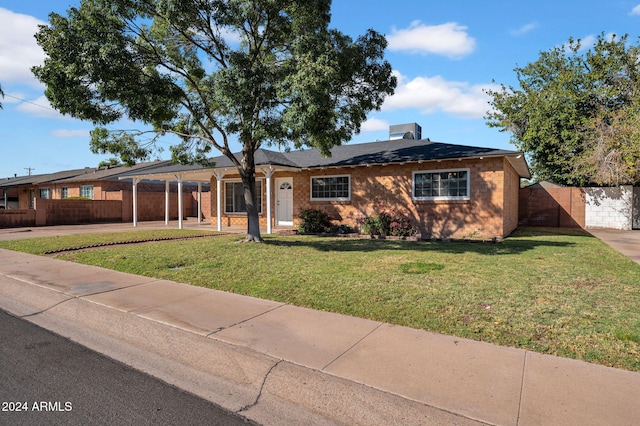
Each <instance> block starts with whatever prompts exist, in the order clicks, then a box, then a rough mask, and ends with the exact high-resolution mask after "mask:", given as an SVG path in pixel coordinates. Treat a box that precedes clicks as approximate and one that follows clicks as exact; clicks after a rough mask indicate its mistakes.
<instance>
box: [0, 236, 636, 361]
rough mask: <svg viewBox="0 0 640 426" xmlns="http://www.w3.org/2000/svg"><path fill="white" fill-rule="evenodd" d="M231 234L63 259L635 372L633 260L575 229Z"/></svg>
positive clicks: (10, 245)
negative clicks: (441, 238)
mask: <svg viewBox="0 0 640 426" xmlns="http://www.w3.org/2000/svg"><path fill="white" fill-rule="evenodd" d="M116 235H117V234H116ZM116 235H114V236H113V238H116ZM76 238H78V239H80V240H83V239H85V238H89V236H84V235H83V236H78V237H76ZM238 239H239V237H238V236H218V237H215V238H204V239H192V240H185V241H169V242H161V243H153V244H140V245H132V246H118V247H111V248H104V249H99V250H88V251H81V252H73V253H67V254H63V255H60V257H61V258H63V259H66V260H72V261H75V262H81V263H87V264H91V265H99V266H103V267H106V268H111V269H116V270H119V271H125V272H131V273H136V274H141V275H147V276H152V277H157V278H162V279H169V280H175V281H180V282H185V283H190V284H193V285H198V286H204V287H209V288H215V289H219V290H225V291H230V292H234V293H240V294H246V295H250V296H255V297H260V298H265V299H271V300H276V301H280V302H285V303H290V304H294V305H298V306H306V307H310V308H314V309H321V310H325V311H331V312H339V313H343V314H347V315H354V316H358V317H363V318H369V319H372V320H377V321H383V322H388V323H394V324H400V325H405V326H409V327H414V328H419V329H426V330H431V331H435V332H439V333H444V334H451V335H456V336H460V337H467V338H470V339H474V340H482V341H486V342H491V343H496V344H500V345H506V346H512V347H517V348H522V349H529V350H533V351H536V352H541V353H547V354H554V355H560V356H564V357H569V358H577V359H582V360H585V361H589V362H594V363H598V364H603V365H608V366H614V367H618V368H624V369H628V370H633V371H640V265H637V264H636V263H634V262H632V261H631V260H629V259H627V258H626V257H624V256H622V255H621V254H619V253H617V252H616V251H614V250H612V249H611V248H609V247H608V246H607V245H605V244H604V243H602V242H600V241H599V240H597V239H596V238H592V237H590V236H588V235H584V234H582V233H579V232H573V233H560V232H559V231H558V230H551V231H550V230H545V229H532V228H529V229H522V230H519V231H518V232H516V233H515V234H514V235H513V236H512V237H510V238H507V239H505V240H504V241H503V242H501V243H499V244H490V243H458V242H449V243H442V242H406V241H389V240H362V239H348V238H319V237H313V236H266V237H265V239H266V244H247V243H238ZM51 240H52V239H47V241H48V243H47V244H46V245H47V246H48V247H50V246H51V244H50V243H52V241H51ZM34 241H35V240H34ZM34 241H32V243H29V240H23V241H22V242H19V241H18V242H0V247H5V248H12V249H16V250H20V244H25V245H29V246H30V247H32V249H31V250H30V251H31V252H34V250H33V247H34V244H33V242H34ZM58 244H59V245H60V244H69V246H78V245H81V244H79V242H78V241H75V242H71V241H67V242H62V241H59V243H58ZM40 245H45V242H44V241H38V242H37V246H40ZM35 252H37V250H35Z"/></svg>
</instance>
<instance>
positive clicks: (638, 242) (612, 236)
mask: <svg viewBox="0 0 640 426" xmlns="http://www.w3.org/2000/svg"><path fill="white" fill-rule="evenodd" d="M588 232H589V233H590V234H591V235H593V236H594V237H596V238H598V239H600V240H602V241H604V242H605V243H607V244H608V245H609V246H611V248H613V249H614V250H617V251H619V252H620V253H622V254H624V255H625V256H627V257H628V258H629V259H631V260H633V261H634V262H637V263H640V230H634V231H620V230H617V229H589V230H588Z"/></svg>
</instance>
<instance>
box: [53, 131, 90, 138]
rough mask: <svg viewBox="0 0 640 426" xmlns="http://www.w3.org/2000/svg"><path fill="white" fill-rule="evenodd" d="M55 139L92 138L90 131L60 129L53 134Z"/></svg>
mask: <svg viewBox="0 0 640 426" xmlns="http://www.w3.org/2000/svg"><path fill="white" fill-rule="evenodd" d="M51 136H53V137H54V138H65V139H66V138H90V137H91V135H90V134H89V130H69V129H58V130H54V131H53V132H51Z"/></svg>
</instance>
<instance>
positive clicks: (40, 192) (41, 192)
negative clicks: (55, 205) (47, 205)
mask: <svg viewBox="0 0 640 426" xmlns="http://www.w3.org/2000/svg"><path fill="white" fill-rule="evenodd" d="M44 194H46V195H47V196H46V197H45V196H44ZM38 197H39V198H42V199H45V200H50V199H51V189H50V188H38Z"/></svg>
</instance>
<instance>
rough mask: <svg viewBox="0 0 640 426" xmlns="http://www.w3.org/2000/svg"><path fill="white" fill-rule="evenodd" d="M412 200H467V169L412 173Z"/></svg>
mask: <svg viewBox="0 0 640 426" xmlns="http://www.w3.org/2000/svg"><path fill="white" fill-rule="evenodd" d="M413 199H414V200H468V199H469V169H458V170H436V171H429V172H414V173H413Z"/></svg>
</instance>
